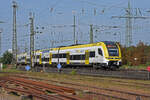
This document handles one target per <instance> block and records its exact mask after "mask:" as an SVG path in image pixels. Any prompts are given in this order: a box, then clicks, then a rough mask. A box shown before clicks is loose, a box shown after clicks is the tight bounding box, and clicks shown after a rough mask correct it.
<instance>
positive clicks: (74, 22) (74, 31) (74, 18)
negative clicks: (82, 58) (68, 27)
mask: <svg viewBox="0 0 150 100" xmlns="http://www.w3.org/2000/svg"><path fill="white" fill-rule="evenodd" d="M73 33H74V35H73V38H74V44H77V41H76V17H75V15H74V16H73Z"/></svg>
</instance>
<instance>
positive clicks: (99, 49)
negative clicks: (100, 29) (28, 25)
mask: <svg viewBox="0 0 150 100" xmlns="http://www.w3.org/2000/svg"><path fill="white" fill-rule="evenodd" d="M33 52H34V59H32V60H30V54H29V53H27V52H25V53H21V54H18V55H17V64H22V65H27V64H30V63H31V62H32V63H33V64H34V65H35V66H42V65H45V66H49V67H56V66H57V64H61V65H62V67H67V66H69V67H70V66H79V67H87V66H90V67H92V68H96V69H98V68H103V69H118V68H119V67H120V66H121V63H122V60H121V49H120V45H119V43H117V42H113V41H102V42H97V43H91V44H79V45H71V46H61V47H57V48H49V49H43V50H36V51H33Z"/></svg>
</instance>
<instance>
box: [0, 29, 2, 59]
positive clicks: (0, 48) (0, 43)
mask: <svg viewBox="0 0 150 100" xmlns="http://www.w3.org/2000/svg"><path fill="white" fill-rule="evenodd" d="M1 36H2V30H0V56H1V52H2V51H1V50H2V40H1V39H2V37H1Z"/></svg>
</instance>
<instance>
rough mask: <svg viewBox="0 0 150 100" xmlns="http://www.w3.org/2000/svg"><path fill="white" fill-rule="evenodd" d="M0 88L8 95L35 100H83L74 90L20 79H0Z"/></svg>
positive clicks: (10, 77) (9, 77)
mask: <svg viewBox="0 0 150 100" xmlns="http://www.w3.org/2000/svg"><path fill="white" fill-rule="evenodd" d="M0 87H1V89H4V90H5V91H7V92H8V93H17V94H19V95H27V96H32V97H33V98H34V99H36V100H37V99H38V100H84V99H81V98H79V97H77V96H76V95H75V90H74V89H71V88H66V87H63V86H56V85H52V84H47V83H44V82H41V81H35V80H29V79H25V78H21V77H12V76H8V77H0Z"/></svg>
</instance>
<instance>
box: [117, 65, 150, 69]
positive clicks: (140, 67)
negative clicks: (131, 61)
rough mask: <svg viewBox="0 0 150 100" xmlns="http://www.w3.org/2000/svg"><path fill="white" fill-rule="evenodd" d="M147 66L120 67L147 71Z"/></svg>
mask: <svg viewBox="0 0 150 100" xmlns="http://www.w3.org/2000/svg"><path fill="white" fill-rule="evenodd" d="M147 67H148V66H146V65H139V66H128V65H123V66H121V67H120V69H135V70H147Z"/></svg>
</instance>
